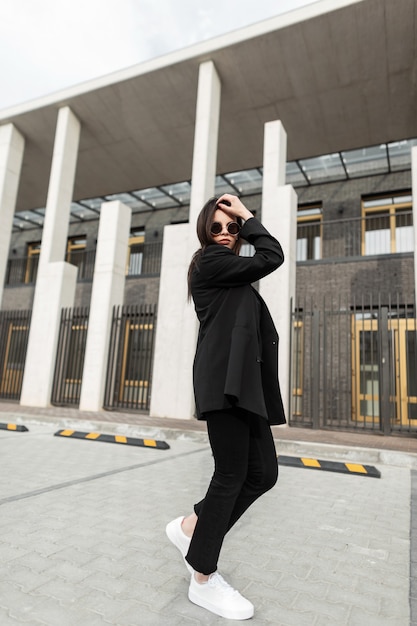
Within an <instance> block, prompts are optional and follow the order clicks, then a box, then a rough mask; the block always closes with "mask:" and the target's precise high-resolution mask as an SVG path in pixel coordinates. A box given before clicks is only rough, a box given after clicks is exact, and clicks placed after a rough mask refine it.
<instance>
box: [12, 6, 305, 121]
mask: <svg viewBox="0 0 417 626" xmlns="http://www.w3.org/2000/svg"><path fill="white" fill-rule="evenodd" d="M315 1H317V0H0V109H5V108H7V107H10V106H13V105H15V104H20V103H22V102H26V101H27V100H32V99H34V98H38V97H41V96H44V95H46V94H49V93H52V92H54V91H58V90H60V89H64V88H65V87H70V86H71V85H75V84H77V83H81V82H83V81H85V80H90V79H93V78H97V77H98V76H102V75H104V74H109V73H111V72H114V71H116V70H119V69H122V68H126V67H129V66H130V65H134V64H136V63H141V62H142V61H146V60H148V59H151V58H154V57H156V56H160V55H162V54H166V53H168V52H172V51H173V50H178V49H180V48H184V47H186V46H189V45H192V44H195V43H197V42H200V41H203V40H205V39H210V38H212V37H216V36H217V35H221V34H223V33H227V32H230V31H233V30H236V29H239V28H242V27H244V26H248V25H249V24H253V23H255V22H259V21H261V20H264V19H267V18H270V17H273V16H275V15H278V14H281V13H286V12H288V11H291V10H293V9H297V8H299V7H301V6H304V5H307V4H312V3H313V2H315Z"/></svg>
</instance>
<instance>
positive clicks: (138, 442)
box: [55, 429, 169, 450]
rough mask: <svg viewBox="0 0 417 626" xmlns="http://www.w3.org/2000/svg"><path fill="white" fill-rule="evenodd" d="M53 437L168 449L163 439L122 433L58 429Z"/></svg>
mask: <svg viewBox="0 0 417 626" xmlns="http://www.w3.org/2000/svg"><path fill="white" fill-rule="evenodd" d="M55 437H71V438H72V439H87V440H91V441H104V442H105V443H123V444H125V445H128V446H140V447H141V448H155V449H157V450H169V445H168V444H167V443H166V442H165V441H156V440H155V439H136V438H134V437H125V436H124V435H104V434H101V433H83V432H80V431H79V430H69V429H66V430H58V431H57V432H56V433H55Z"/></svg>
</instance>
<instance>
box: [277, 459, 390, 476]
mask: <svg viewBox="0 0 417 626" xmlns="http://www.w3.org/2000/svg"><path fill="white" fill-rule="evenodd" d="M278 465H289V466H291V467H307V468H309V469H317V470H324V471H325V472H338V473H339V474H356V475H357V476H370V477H371V478H381V472H380V471H379V470H377V469H376V467H373V466H372V465H361V464H360V463H341V462H340V461H320V460H319V459H308V458H304V457H295V456H282V455H281V454H280V455H279V456H278Z"/></svg>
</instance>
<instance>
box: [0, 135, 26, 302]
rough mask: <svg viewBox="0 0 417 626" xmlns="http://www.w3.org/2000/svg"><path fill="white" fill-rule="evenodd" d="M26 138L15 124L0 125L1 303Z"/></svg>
mask: <svg viewBox="0 0 417 626" xmlns="http://www.w3.org/2000/svg"><path fill="white" fill-rule="evenodd" d="M24 147H25V140H24V138H23V137H22V135H21V134H20V133H19V131H18V130H17V129H16V128H15V126H13V124H5V125H4V126H1V127H0V224H1V228H0V305H1V301H2V297H3V287H4V281H5V277H6V267H7V259H8V256H9V248H10V237H11V233H12V228H13V214H14V211H15V207H16V197H17V189H18V185H19V178H20V169H21V166H22V159H23V150H24Z"/></svg>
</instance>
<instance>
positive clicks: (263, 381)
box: [191, 218, 286, 424]
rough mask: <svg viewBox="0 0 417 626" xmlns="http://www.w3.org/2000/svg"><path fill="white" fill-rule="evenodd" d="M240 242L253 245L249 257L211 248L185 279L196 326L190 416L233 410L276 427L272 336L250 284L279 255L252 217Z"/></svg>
mask: <svg viewBox="0 0 417 626" xmlns="http://www.w3.org/2000/svg"><path fill="white" fill-rule="evenodd" d="M241 236H242V238H243V239H246V241H249V242H250V243H251V244H252V245H253V246H254V247H255V250H256V252H255V255H254V256H253V257H241V256H237V255H236V254H235V253H234V252H233V251H232V250H230V249H229V248H227V247H225V246H221V245H218V244H213V245H210V246H208V247H207V248H206V249H205V250H204V251H203V252H202V254H201V257H200V259H199V261H198V264H197V266H196V267H195V269H194V271H193V274H192V277H191V294H192V297H193V300H194V305H195V310H196V313H197V317H198V319H199V321H200V330H199V334H198V341H197V350H196V354H195V359H194V367H193V381H194V394H195V402H196V410H197V418H198V419H204V414H205V413H206V412H207V411H215V410H221V409H227V408H231V407H233V406H236V407H239V408H241V409H243V410H246V411H250V412H251V413H255V414H256V415H260V416H262V417H264V418H266V419H268V420H269V422H270V423H271V424H284V423H285V416H284V409H283V405H282V398H281V392H280V389H279V383H278V333H277V331H276V328H275V325H274V323H273V321H272V318H271V315H270V313H269V310H268V307H267V306H266V304H265V302H264V300H263V299H262V298H261V296H260V295H259V293H258V292H257V291H256V290H255V289H254V288H253V287H252V285H251V283H253V282H255V281H257V280H259V279H260V278H262V277H263V276H266V275H267V274H270V273H271V272H273V271H274V270H275V269H277V268H278V267H279V266H280V265H281V264H282V263H283V261H284V254H283V251H282V248H281V246H280V244H279V243H278V241H277V240H276V239H275V238H274V237H273V236H272V235H270V234H269V232H268V231H267V230H266V228H264V227H263V226H262V224H261V223H260V222H259V221H258V220H257V219H256V218H250V219H249V220H247V221H246V222H245V224H244V226H243V227H242V230H241ZM284 306H286V304H285V303H284Z"/></svg>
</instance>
